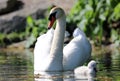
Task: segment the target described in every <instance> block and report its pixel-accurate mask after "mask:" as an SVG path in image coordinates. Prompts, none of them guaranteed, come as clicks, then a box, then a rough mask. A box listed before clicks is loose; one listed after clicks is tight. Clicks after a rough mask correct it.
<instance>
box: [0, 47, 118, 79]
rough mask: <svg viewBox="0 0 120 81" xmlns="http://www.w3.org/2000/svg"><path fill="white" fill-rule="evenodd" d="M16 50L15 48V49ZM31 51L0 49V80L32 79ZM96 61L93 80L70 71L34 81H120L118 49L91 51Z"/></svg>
mask: <svg viewBox="0 0 120 81" xmlns="http://www.w3.org/2000/svg"><path fill="white" fill-rule="evenodd" d="M16 51H17V50H16ZM33 56H34V55H33V53H32V51H30V50H23V51H17V52H3V51H0V81H34V80H35V78H34V74H33V72H34V71H33ZM91 59H94V60H96V61H97V69H98V72H97V77H96V78H94V79H93V80H88V79H81V78H76V77H75V76H74V74H73V73H72V72H66V73H62V75H61V74H57V75H54V76H52V77H51V78H50V77H49V78H48V77H46V76H42V77H39V78H37V80H36V81H120V51H119V50H118V49H115V50H114V51H108V52H104V51H102V52H96V53H92V58H91Z"/></svg>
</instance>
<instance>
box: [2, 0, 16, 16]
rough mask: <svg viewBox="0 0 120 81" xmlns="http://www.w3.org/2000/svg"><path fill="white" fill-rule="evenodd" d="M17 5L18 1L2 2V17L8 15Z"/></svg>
mask: <svg viewBox="0 0 120 81" xmlns="http://www.w3.org/2000/svg"><path fill="white" fill-rule="evenodd" d="M16 5H17V0H0V15H2V14H5V13H8V12H10V11H12V10H13V9H14V7H15V6H16Z"/></svg>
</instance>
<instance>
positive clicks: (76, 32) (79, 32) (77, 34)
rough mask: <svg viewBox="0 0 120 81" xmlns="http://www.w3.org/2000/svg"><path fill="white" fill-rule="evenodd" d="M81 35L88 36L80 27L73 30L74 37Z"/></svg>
mask: <svg viewBox="0 0 120 81" xmlns="http://www.w3.org/2000/svg"><path fill="white" fill-rule="evenodd" d="M79 35H82V36H84V37H86V35H85V33H84V32H83V31H81V30H80V28H76V29H75V30H74V32H73V37H77V36H79Z"/></svg>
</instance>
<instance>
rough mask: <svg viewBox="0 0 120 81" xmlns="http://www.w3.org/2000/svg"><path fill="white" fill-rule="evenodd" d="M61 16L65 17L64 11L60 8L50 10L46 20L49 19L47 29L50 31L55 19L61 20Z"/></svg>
mask: <svg viewBox="0 0 120 81" xmlns="http://www.w3.org/2000/svg"><path fill="white" fill-rule="evenodd" d="M63 16H65V12H64V10H63V9H62V8H60V7H53V8H52V9H51V11H50V15H49V17H48V19H49V24H48V29H50V28H51V27H52V26H53V24H54V22H55V20H57V19H59V18H61V17H63Z"/></svg>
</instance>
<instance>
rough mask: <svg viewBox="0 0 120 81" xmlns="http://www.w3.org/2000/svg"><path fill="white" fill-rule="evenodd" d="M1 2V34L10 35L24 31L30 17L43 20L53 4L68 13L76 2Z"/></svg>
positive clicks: (57, 0) (1, 0) (17, 0)
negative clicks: (46, 11) (27, 18)
mask: <svg viewBox="0 0 120 81" xmlns="http://www.w3.org/2000/svg"><path fill="white" fill-rule="evenodd" d="M0 2H1V3H0V33H7V34H8V33H11V32H17V31H23V30H24V29H25V27H26V17H27V16H29V15H32V16H33V17H34V18H35V19H39V18H43V17H44V12H45V10H46V9H48V7H50V6H51V5H53V4H55V5H57V6H60V7H62V8H63V9H64V10H65V11H66V12H67V13H68V11H69V10H70V9H71V7H72V5H73V2H75V1H74V0H71V1H69V0H63V1H59V0H0ZM63 2H64V4H63ZM2 3H4V4H2Z"/></svg>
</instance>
